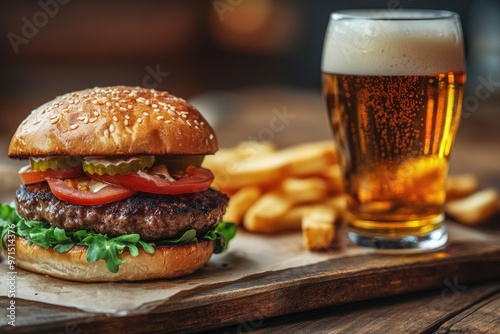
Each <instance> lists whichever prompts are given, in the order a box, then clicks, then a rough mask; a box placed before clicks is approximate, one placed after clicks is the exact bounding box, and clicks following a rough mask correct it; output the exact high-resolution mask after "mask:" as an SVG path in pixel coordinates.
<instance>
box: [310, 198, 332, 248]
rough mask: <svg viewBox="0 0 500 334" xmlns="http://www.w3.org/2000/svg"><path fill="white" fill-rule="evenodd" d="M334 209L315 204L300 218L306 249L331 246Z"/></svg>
mask: <svg viewBox="0 0 500 334" xmlns="http://www.w3.org/2000/svg"><path fill="white" fill-rule="evenodd" d="M335 219H336V217H335V210H334V209H333V208H331V207H328V206H316V207H315V208H313V209H311V210H310V211H309V212H307V213H306V214H305V215H304V217H303V218H302V236H303V240H304V245H305V246H306V248H307V249H312V250H319V249H325V248H328V247H329V246H331V244H332V243H333V240H334V238H335Z"/></svg>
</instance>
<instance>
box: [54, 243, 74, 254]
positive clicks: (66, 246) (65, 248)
mask: <svg viewBox="0 0 500 334" xmlns="http://www.w3.org/2000/svg"><path fill="white" fill-rule="evenodd" d="M74 245H75V244H74V243H73V242H66V243H62V244H58V245H55V246H54V250H55V251H56V252H58V253H67V252H69V250H70V249H71V248H73V246H74Z"/></svg>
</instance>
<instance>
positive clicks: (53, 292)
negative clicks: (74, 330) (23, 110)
mask: <svg viewBox="0 0 500 334" xmlns="http://www.w3.org/2000/svg"><path fill="white" fill-rule="evenodd" d="M449 230H450V235H451V240H452V241H466V240H471V241H476V240H477V241H480V240H485V238H486V236H485V235H484V234H482V233H480V232H476V231H474V230H472V229H469V228H466V227H462V226H458V225H452V226H450V228H449ZM370 252H371V251H370V250H366V249H364V248H361V247H356V246H352V245H347V246H343V247H342V248H341V249H338V250H331V251H328V252H320V253H317V252H310V251H308V250H306V249H305V248H304V246H303V243H302V236H301V235H300V233H291V234H285V235H279V236H263V235H255V234H250V233H247V232H244V231H239V233H238V235H237V237H236V238H235V239H234V240H233V241H232V242H231V245H230V249H229V251H228V252H226V253H224V254H220V255H214V256H212V259H211V260H210V262H209V263H208V265H206V266H205V267H204V268H202V269H201V270H199V271H198V272H196V273H194V274H192V275H189V276H186V277H183V278H178V279H173V280H156V281H145V282H134V283H128V282H123V283H78V282H70V281H65V280H60V279H57V278H52V277H48V276H43V275H39V274H34V273H31V272H28V271H25V270H22V269H20V268H17V269H16V270H15V271H16V272H17V274H16V278H15V285H16V289H15V295H16V296H15V297H16V298H20V299H26V300H32V301H39V302H43V303H49V304H55V305H60V306H67V307H75V308H78V309H81V310H84V311H88V312H96V313H104V314H110V315H126V314H131V313H142V312H148V311H150V310H151V309H152V308H154V307H155V305H156V304H158V303H159V302H163V301H166V300H168V299H169V298H170V297H172V296H173V295H175V294H177V293H179V292H181V291H184V290H189V289H192V288H195V287H197V286H199V285H201V284H213V283H221V282H230V281H234V280H237V279H241V278H244V277H246V276H249V275H254V274H259V273H264V272H268V271H275V270H281V269H287V268H294V267H299V266H304V265H309V264H313V263H318V262H321V261H326V260H330V259H335V258H339V257H346V256H358V255H362V254H368V253H370ZM10 271H11V270H9V268H8V267H7V265H6V263H5V259H4V261H3V262H2V264H1V265H0V277H2V278H4V279H1V280H0V296H7V294H8V292H9V282H8V279H7V278H8V277H9V274H8V273H9V272H10Z"/></svg>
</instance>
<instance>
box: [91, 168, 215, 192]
mask: <svg viewBox="0 0 500 334" xmlns="http://www.w3.org/2000/svg"><path fill="white" fill-rule="evenodd" d="M158 175H161V176H158ZM89 176H90V177H92V178H93V179H96V180H99V181H103V182H107V183H112V184H117V185H121V186H123V187H127V188H130V189H134V190H137V191H142V192H146V193H153V194H164V195H173V194H187V193H195V192H200V191H204V190H207V189H208V188H209V187H210V185H211V184H212V182H213V180H214V175H213V174H212V172H211V171H209V170H207V169H204V168H198V167H195V166H189V167H188V168H186V172H185V173H184V175H183V176H182V177H181V178H179V179H178V180H174V179H173V178H172V177H170V176H169V175H168V173H167V177H165V175H164V174H163V173H155V171H154V170H153V171H149V172H139V173H129V174H126V175H120V174H116V175H113V176H110V175H107V174H104V175H98V174H92V175H89Z"/></svg>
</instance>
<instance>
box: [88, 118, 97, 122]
mask: <svg viewBox="0 0 500 334" xmlns="http://www.w3.org/2000/svg"><path fill="white" fill-rule="evenodd" d="M95 121H97V118H96V117H92V118H90V119H89V123H94V122H95Z"/></svg>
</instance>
